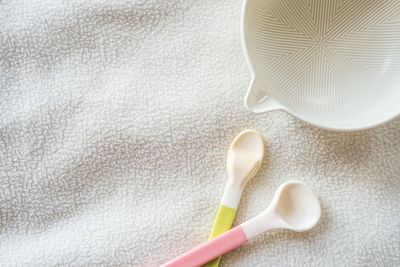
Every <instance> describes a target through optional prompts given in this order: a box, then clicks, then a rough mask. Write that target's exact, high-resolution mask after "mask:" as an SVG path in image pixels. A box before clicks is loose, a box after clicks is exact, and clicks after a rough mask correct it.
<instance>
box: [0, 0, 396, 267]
mask: <svg viewBox="0 0 400 267" xmlns="http://www.w3.org/2000/svg"><path fill="white" fill-rule="evenodd" d="M241 6H242V2H241V1H239V0H237V1H236V0H235V1H232V0H221V1H215V0H205V1H203V0H202V1H194V0H188V1H165V0H142V1H135V0H127V1H114V0H98V1H84V0H71V1H62V0H30V1H23V0H3V1H0V266H67V265H69V266H131V265H133V266H157V265H159V264H161V263H163V262H165V261H167V260H170V259H171V258H173V257H175V256H178V255H179V254H180V253H183V252H185V251H187V250H188V249H191V248H192V247H194V246H197V245H200V244H202V243H203V242H205V241H206V240H207V237H208V233H209V231H210V229H211V226H212V223H213V219H214V216H215V214H216V211H217V207H218V204H219V201H220V199H221V197H222V193H223V190H224V186H225V182H226V171H225V169H226V167H225V166H226V155H227V151H228V147H229V145H230V143H231V141H232V140H233V138H234V137H235V135H236V134H238V133H239V132H240V131H241V130H243V129H246V128H253V129H256V130H258V131H260V132H261V133H262V134H263V136H264V138H265V140H266V157H265V160H264V162H263V165H262V167H261V169H260V171H259V172H258V174H257V175H256V177H255V178H254V179H253V180H252V181H250V183H249V184H248V186H247V187H246V188H245V190H244V193H243V196H242V199H241V202H240V206H239V209H238V212H237V216H236V219H235V222H234V225H238V224H240V223H241V222H244V221H245V220H247V219H249V218H251V217H253V216H254V215H256V214H258V213H260V212H261V211H262V210H263V209H264V208H265V207H267V206H268V204H269V201H270V200H271V198H272V195H273V193H274V191H275V189H276V188H277V187H278V186H279V185H280V184H281V183H283V182H285V181H288V180H292V179H298V180H302V181H304V182H306V183H307V184H308V185H310V186H311V188H312V190H313V191H314V192H315V194H316V195H317V196H318V198H319V199H320V201H321V205H322V217H321V221H320V222H319V224H318V225H317V226H316V227H315V228H314V229H312V230H311V231H309V232H305V233H294V232H290V231H282V230H280V231H277V230H276V231H272V232H269V233H265V234H263V235H261V236H260V237H258V238H256V239H255V240H252V241H251V242H248V243H247V244H245V245H243V246H241V247H240V248H237V249H235V250H234V251H232V252H230V253H228V254H226V255H225V256H223V258H222V261H221V266H399V265H400V119H396V120H394V121H392V122H389V123H387V124H385V125H383V126H380V127H377V128H375V129H371V130H366V131H361V132H353V133H338V132H332V131H327V130H322V129H318V128H315V127H313V126H310V125H307V124H305V123H303V122H301V121H299V120H298V119H295V118H293V117H292V116H290V115H288V114H286V113H284V112H271V113H268V114H252V113H250V112H249V111H247V110H246V109H245V108H244V106H243V98H244V94H245V91H246V88H247V85H248V83H249V80H250V74H249V71H248V68H247V66H246V64H245V61H244V57H243V53H242V50H241V49H242V48H241V44H240V32H239V25H240V13H241Z"/></svg>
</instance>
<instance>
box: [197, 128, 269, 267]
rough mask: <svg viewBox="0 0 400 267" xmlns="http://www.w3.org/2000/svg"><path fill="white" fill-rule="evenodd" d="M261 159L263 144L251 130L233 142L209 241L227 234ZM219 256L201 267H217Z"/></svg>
mask: <svg viewBox="0 0 400 267" xmlns="http://www.w3.org/2000/svg"><path fill="white" fill-rule="evenodd" d="M263 157H264V141H263V138H262V136H261V134H260V133H259V132H257V131H254V130H244V131H243V132H241V133H240V134H239V135H237V136H236V137H235V139H234V140H233V142H232V144H231V146H230V148H229V151H228V158H227V170H228V182H227V184H226V187H225V191H224V195H223V197H222V200H221V203H220V205H219V208H218V212H217V216H216V218H215V221H214V225H213V227H212V230H211V233H210V236H209V239H213V238H214V237H216V236H218V235H220V234H222V233H224V232H226V231H228V230H229V229H230V228H231V226H232V222H233V219H234V217H235V214H236V209H237V207H238V205H239V200H240V196H241V194H242V191H243V188H244V186H245V185H246V183H247V182H248V181H249V180H250V179H251V178H253V177H254V175H255V174H256V173H257V171H258V169H259V168H260V166H261V162H262V159H263ZM220 259H221V257H218V258H216V259H214V260H212V261H210V262H208V263H206V264H205V265H203V266H207V267H217V266H218V264H219V261H220Z"/></svg>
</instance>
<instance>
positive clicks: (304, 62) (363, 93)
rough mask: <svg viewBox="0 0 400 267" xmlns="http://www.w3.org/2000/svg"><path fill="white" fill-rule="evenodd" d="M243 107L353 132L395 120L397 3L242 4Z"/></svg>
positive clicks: (398, 101)
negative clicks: (246, 80) (246, 75)
mask: <svg viewBox="0 0 400 267" xmlns="http://www.w3.org/2000/svg"><path fill="white" fill-rule="evenodd" d="M241 35H242V44H243V48H244V53H245V57H246V60H247V62H248V65H249V67H250V70H251V73H252V81H251V84H250V87H249V89H248V91H247V94H246V98H245V105H246V106H247V107H248V108H249V109H250V110H252V111H254V112H265V111H271V110H284V111H287V112H288V113H290V114H292V115H294V116H296V117H298V118H300V119H302V120H304V121H306V122H308V123H311V124H313V125H316V126H319V127H322V128H328V129H333V130H343V131H346V130H360V129H365V128H370V127H373V126H376V125H379V124H381V123H383V122H386V121H388V120H390V119H392V118H394V117H396V116H398V115H399V114H400V1H399V0H352V1H340V0H325V1H320V0H245V3H244V8H243V13H242V25H241Z"/></svg>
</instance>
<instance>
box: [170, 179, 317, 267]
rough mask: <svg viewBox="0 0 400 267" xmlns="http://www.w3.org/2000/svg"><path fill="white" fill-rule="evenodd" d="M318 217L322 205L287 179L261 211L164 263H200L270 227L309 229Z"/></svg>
mask: <svg viewBox="0 0 400 267" xmlns="http://www.w3.org/2000/svg"><path fill="white" fill-rule="evenodd" d="M320 216H321V207H320V205H319V202H318V200H317V198H316V197H315V195H314V194H313V192H312V191H311V189H310V188H309V187H308V186H307V185H306V184H304V183H302V182H298V181H291V182H286V183H284V184H282V185H281V186H280V187H279V188H278V190H277V191H276V192H275V195H274V198H273V199H272V202H271V204H270V205H269V207H268V208H267V209H266V210H265V211H264V212H262V213H261V214H259V215H258V216H256V217H254V218H252V219H250V220H248V221H246V222H244V223H242V224H241V225H239V226H237V227H235V228H233V229H231V230H229V231H228V232H225V233H223V234H221V235H219V236H217V237H216V238H214V239H211V240H209V241H208V242H206V243H204V244H203V245H201V246H199V247H197V248H194V249H192V250H190V251H188V252H186V253H184V254H182V255H181V256H179V257H177V258H175V259H173V260H171V261H169V262H167V263H165V264H164V265H163V266H165V267H167V266H168V267H178V266H179V267H180V266H182V267H184V266H185V267H188V266H199V265H201V264H203V263H205V262H208V261H210V260H211V259H214V258H215V257H218V256H220V255H222V254H224V253H227V252H228V251H231V250H232V249H234V248H236V247H238V246H240V245H241V244H243V243H245V242H247V241H248V240H250V239H251V238H254V237H255V236H257V235H259V234H261V233H262V232H264V231H266V230H270V229H273V228H283V229H290V230H293V231H297V232H302V231H306V230H309V229H311V228H312V227H314V226H315V225H316V224H317V222H318V220H319V218H320Z"/></svg>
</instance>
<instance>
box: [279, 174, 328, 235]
mask: <svg viewBox="0 0 400 267" xmlns="http://www.w3.org/2000/svg"><path fill="white" fill-rule="evenodd" d="M272 205H273V206H275V208H274V209H273V210H274V211H275V213H276V215H278V216H279V217H280V218H281V219H282V220H283V223H282V227H281V228H288V229H290V230H293V231H297V232H302V231H307V230H309V229H311V228H313V227H314V226H315V225H316V224H317V223H318V221H319V218H320V217H321V206H320V204H319V201H318V199H317V198H316V196H315V195H314V193H313V192H312V191H311V189H310V187H308V186H307V185H306V184H304V183H302V182H299V181H290V182H286V183H284V184H282V185H281V186H280V187H279V188H278V190H277V191H276V193H275V196H274V199H273V201H272Z"/></svg>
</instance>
